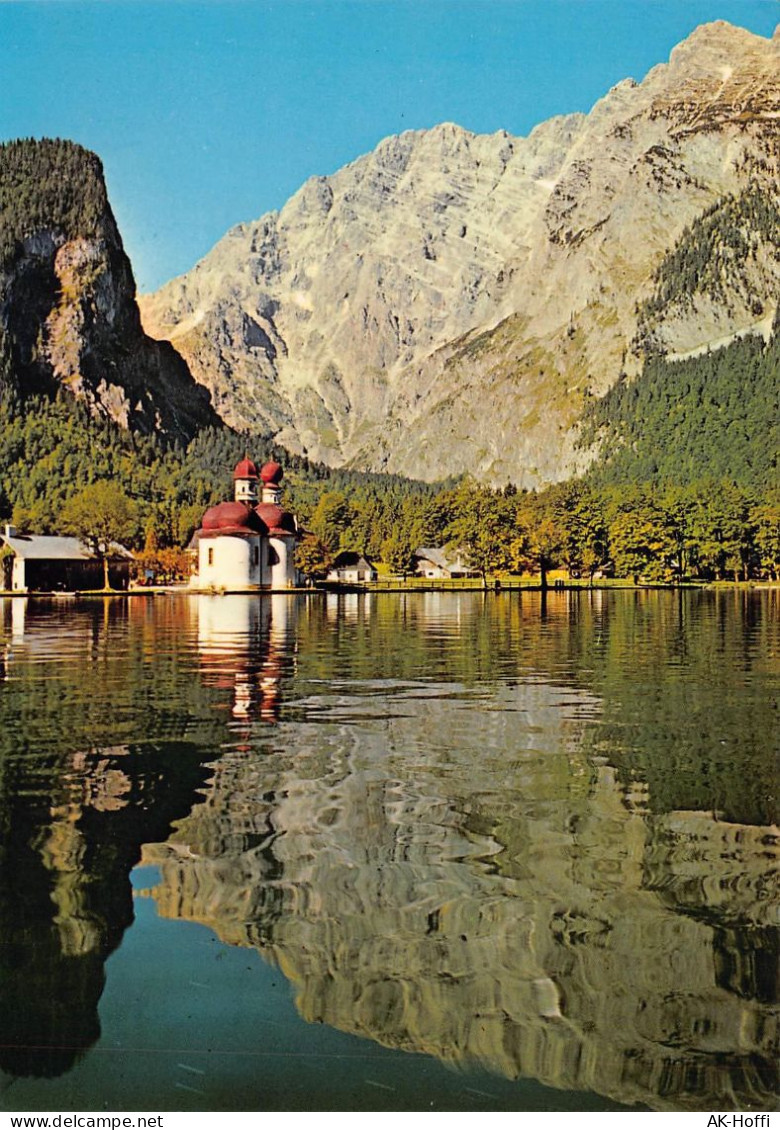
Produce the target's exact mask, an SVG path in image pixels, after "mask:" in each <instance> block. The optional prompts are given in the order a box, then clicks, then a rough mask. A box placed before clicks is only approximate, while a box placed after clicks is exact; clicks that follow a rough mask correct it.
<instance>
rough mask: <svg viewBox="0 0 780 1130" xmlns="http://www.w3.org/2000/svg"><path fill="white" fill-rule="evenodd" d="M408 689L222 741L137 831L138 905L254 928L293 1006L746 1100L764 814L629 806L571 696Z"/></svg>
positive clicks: (766, 999)
mask: <svg viewBox="0 0 780 1130" xmlns="http://www.w3.org/2000/svg"><path fill="white" fill-rule="evenodd" d="M425 693H426V700H425V709H424V711H423V712H422V713H421V710H420V704H419V702H416V691H415V689H414V688H409V689H408V690H404V689H403V688H398V687H393V688H389V687H385V688H383V689H382V688H379V687H378V688H377V692H376V695H374V696H372V697H371V698H368V699H366V700H364V704H363V706H360V705H359V704H358V703H357V702H356V701H355V700H352V701H351V702H350V703H349V704H347V703H346V702H344V701H342V700H340V699H337V698H334V700H333V701H332V702H331V703H330V705H328V704H327V703H324V704H323V705H322V707H321V708H319V709H318V710H317V717H318V721H317V724H316V725H312V726H310V727H302V726H298V727H296V728H295V729H294V731H293V729H290V731H289V732H287V728H286V727H285V725H284V724H282V725H281V726H280V727H279V728H278V729H277V731H276V733H275V735H274V742H273V748H272V749H265V748H264V749H263V750H262V752H261V751H258V750H252V748H251V745H250V746H249V747H246V746H245V747H244V748H243V749H238V750H235V751H233V752H229V753H227V754H226V755H225V756H224V757H223V758H222V760H221V761H220V763H219V764H218V765H217V766H216V767H215V772H214V778H213V781H212V782H211V784H210V786H209V790H208V793H207V796H206V799H205V802H204V804H203V805H201V806H200V807H198V808H197V809H195V810H193V812H192V814H191V816H190V817H189V818H188V819H186V820H185V821H184V822H183V823H182V824H181V825H180V827H179V829H178V830H177V832H176V833H175V835H174V836H173V837H172V840H171V841H169V843H168V844H167V845H148V846H147V847H146V848H145V850H144V858H145V860H146V861H147V862H154V863H157V864H158V865H159V866H160V868H161V872H162V882H161V884H160V886H159V887H158V888H157V889H156V892H155V897H156V899H157V903H158V907H159V910H160V912H161V913H162V914H163V915H166V916H170V917H176V918H185V919H193V920H196V921H199V922H202V923H205V924H207V925H208V926H210V927H211V928H212V929H213V930H214V931H215V932H216V933H217V934H218V935H219V936H220V937H221V938H222V939H224V940H225V941H228V942H230V943H231V944H234V945H240V946H251V947H255V948H257V949H258V950H259V951H260V952H261V953H262V954H263V955H264V956H265V957H266V958H267V959H269V960H272V961H274V962H276V963H277V964H278V965H279V967H280V969H281V970H282V971H283V972H284V974H285V975H286V976H287V977H288V978H289V979H290V980H291V981H292V982H293V983H294V984H295V986H296V988H297V993H298V996H297V1003H298V1008H299V1010H300V1012H301V1014H302V1015H303V1016H304V1017H305V1018H306V1019H307V1020H309V1021H311V1022H323V1023H327V1024H330V1025H332V1026H334V1027H337V1028H339V1029H343V1030H345V1031H349V1032H353V1033H355V1034H358V1035H361V1036H365V1037H369V1038H371V1039H374V1040H377V1041H378V1042H380V1043H382V1044H385V1045H387V1046H390V1047H395V1048H401V1049H405V1050H408V1051H415V1052H425V1053H427V1054H430V1055H434V1056H436V1057H438V1058H440V1059H443V1060H445V1061H447V1062H450V1063H452V1064H453V1065H463V1066H468V1065H469V1064H470V1063H471V1064H474V1063H479V1064H481V1065H483V1066H485V1067H487V1068H489V1069H490V1070H492V1071H495V1072H497V1073H499V1074H503V1075H506V1076H509V1077H515V1076H520V1075H523V1076H534V1077H536V1078H538V1079H540V1080H541V1081H542V1082H544V1083H545V1084H548V1085H551V1086H556V1087H560V1088H564V1089H576V1090H592V1091H595V1092H597V1093H600V1094H603V1095H607V1096H610V1097H612V1098H615V1099H619V1100H620V1101H622V1102H628V1103H632V1102H633V1103H644V1104H648V1105H650V1106H651V1107H653V1108H656V1109H686V1108H691V1109H703V1106H702V1104H703V1103H704V1104H708V1106H709V1107H710V1108H712V1109H716V1108H718V1106H721V1105H723V1103H726V1102H732V1103H734V1104H735V1105H736V1106H737V1107H738V1108H739V1109H742V1108H744V1107H748V1108H750V1107H752V1106H759V1107H766V1106H767V1104H768V1103H770V1102H771V1092H772V1086H773V1069H772V1058H771V1056H772V1052H771V1047H772V1012H771V1000H772V999H773V996H774V992H773V989H774V983H773V979H774V968H775V958H776V951H775V949H774V948H773V946H774V935H773V933H772V927H771V922H770V915H771V910H770V903H769V899H768V894H769V868H770V866H771V860H772V855H773V852H774V847H775V843H776V829H771V828H763V827H759V826H750V825H735V824H732V823H726V822H723V821H717V820H716V819H715V818H714V817H713V815H712V814H711V813H702V812H684V811H673V812H668V813H663V814H654V813H652V812H651V811H650V810H649V808H648V806H647V789H646V786H645V785H643V783H642V782H641V781H639V780H637V781H635V782H634V783H633V784H632V785H631V786H630V787H627V786H626V785H625V784H624V783H623V784H621V783H620V781H619V779H618V776H617V774H616V772H615V771H614V770H613V769H612V768H611V767H610V766H609V765H607V764H605V763H604V761H603V759H600V758H598V757H594V756H592V755H591V756H586V755H585V754H584V752H583V746H582V738H583V732H584V729H585V727H586V725H587V720H588V718H589V717H590V716H591V715H592V713H593V711H594V709H596V706H597V704H596V701H595V700H594V699H592V698H591V697H590V696H588V695H587V694H585V693H582V692H575V691H572V690H571V689H568V688H559V687H555V686H553V685H539V684H535V683H527V684H520V685H518V686H516V687H514V688H504V689H502V690H501V691H499V692H497V693H496V695H495V702H494V710H493V711H491V712H490V713H488V714H486V713H485V712H484V711H483V710H481V709H479V708H478V706H470V705H469V702H468V696H465V697H463V698H458V697H457V696H456V698H455V700H450V701H447V699H445V698H441V699H439V698H437V697H436V695H435V687H431V686H429V687H427V688H426V692H425ZM385 695H387V696H388V698H387V699H385V698H384V696H385ZM428 696H430V697H428ZM344 713H346V714H347V716H348V717H347V718H344V719H343V720H340V715H342V714H344ZM358 720H359V723H360V724H359V726H356V725H355V723H356V722H357V721H358ZM285 750H289V752H285ZM732 896H733V897H732Z"/></svg>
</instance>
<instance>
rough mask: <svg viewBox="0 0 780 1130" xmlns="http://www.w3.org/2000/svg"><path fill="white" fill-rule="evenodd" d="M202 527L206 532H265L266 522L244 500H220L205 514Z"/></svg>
mask: <svg viewBox="0 0 780 1130" xmlns="http://www.w3.org/2000/svg"><path fill="white" fill-rule="evenodd" d="M201 529H202V530H203V532H204V533H211V534H215V533H238V534H263V533H265V532H266V527H265V524H264V523H263V521H262V518H261V516H260V515H259V514H255V512H254V510H252V509H251V508H250V507H249V506H246V505H244V503H243V502H219V503H217V505H216V506H212V507H211V508H210V509H209V510H207V511H206V513H205V514H204V515H203V521H202V522H201Z"/></svg>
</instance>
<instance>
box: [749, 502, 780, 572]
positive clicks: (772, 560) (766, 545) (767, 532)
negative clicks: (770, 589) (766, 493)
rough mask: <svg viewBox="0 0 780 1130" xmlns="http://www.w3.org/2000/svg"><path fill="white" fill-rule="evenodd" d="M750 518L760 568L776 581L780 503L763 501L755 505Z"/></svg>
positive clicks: (779, 566) (779, 558) (779, 556)
mask: <svg viewBox="0 0 780 1130" xmlns="http://www.w3.org/2000/svg"><path fill="white" fill-rule="evenodd" d="M751 520H752V524H753V526H754V528H755V547H756V552H757V553H758V557H759V564H760V568H761V570H762V571H763V572H764V573H765V574H768V575H769V576H770V577H771V578H772V579H773V580H775V581H776V580H777V579H778V576H780V505H779V504H778V503H777V502H764V503H761V504H759V505H757V506H755V507H754V508H753V511H752V514H751Z"/></svg>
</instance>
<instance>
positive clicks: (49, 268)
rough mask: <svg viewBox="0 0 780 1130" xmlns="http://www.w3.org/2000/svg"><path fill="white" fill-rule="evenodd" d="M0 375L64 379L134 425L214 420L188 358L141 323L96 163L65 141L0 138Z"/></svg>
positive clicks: (190, 430)
mask: <svg viewBox="0 0 780 1130" xmlns="http://www.w3.org/2000/svg"><path fill="white" fill-rule="evenodd" d="M0 384H2V385H4V386H10V387H11V388H12V389H14V390H15V391H16V392H17V393H19V394H21V396H22V398H24V396H25V395H27V394H29V393H31V392H49V393H50V392H53V391H56V390H57V389H58V388H65V389H68V390H69V391H70V392H72V393H73V394H74V395H75V396H77V397H80V398H83V399H84V400H86V401H87V402H88V403H89V404H90V406H91V408H92V410H93V411H94V412H95V413H96V414H100V415H104V416H108V417H110V418H111V419H113V420H116V421H117V422H118V423H120V424H122V425H123V426H124V427H131V428H133V429H135V430H138V431H141V432H152V431H158V432H161V433H163V434H167V435H169V436H171V437H176V438H182V439H184V438H187V437H190V436H192V435H193V434H194V432H195V431H196V430H197V428H198V427H199V426H203V425H207V424H213V423H215V422H217V417H216V415H215V413H214V411H213V409H212V408H211V405H210V402H209V396H208V393H207V392H206V390H205V389H203V388H201V387H199V386H198V385H196V384H195V382H194V381H193V379H192V377H191V375H190V373H189V370H188V369H187V365H186V363H185V362H184V361H183V360H182V359H181V357H179V356H178V354H177V353H176V351H175V350H174V349H173V348H172V347H171V345H170V344H169V343H168V342H158V341H153V340H152V339H151V338H149V337H147V336H146V334H145V333H144V332H143V329H142V327H141V321H140V317H139V313H138V307H137V306H136V302H135V283H134V280H133V275H132V270H131V268H130V262H129V260H128V258H127V256H126V255H125V253H124V250H123V247H122V241H121V238H120V235H119V232H118V230H117V226H116V222H115V220H114V217H113V214H112V212H111V208H110V205H109V203H108V198H107V195H106V189H105V183H104V180H103V172H102V168H101V165H100V162H99V160H98V159H97V157H95V156H94V154H92V153H89V152H87V151H86V150H84V149H82V148H81V147H80V146H77V145H74V144H72V143H70V142H64V141H48V140H46V141H39V142H36V141H18V142H11V143H10V144H8V145H3V146H0Z"/></svg>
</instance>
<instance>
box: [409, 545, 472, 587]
mask: <svg viewBox="0 0 780 1130" xmlns="http://www.w3.org/2000/svg"><path fill="white" fill-rule="evenodd" d="M414 562H415V573H416V574H417V576H418V577H428V578H429V579H431V580H437V581H440V580H452V579H455V578H457V577H478V576H479V570H478V569H472V568H471V567H470V566H468V565H466V564H465V562H464V561H463V560H462V559H461V556H460V554H459V553H451V552H450V551H449V550H447V549H443V548H441V547H440V546H421V547H420V548H419V549H416V550H415V551H414Z"/></svg>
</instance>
